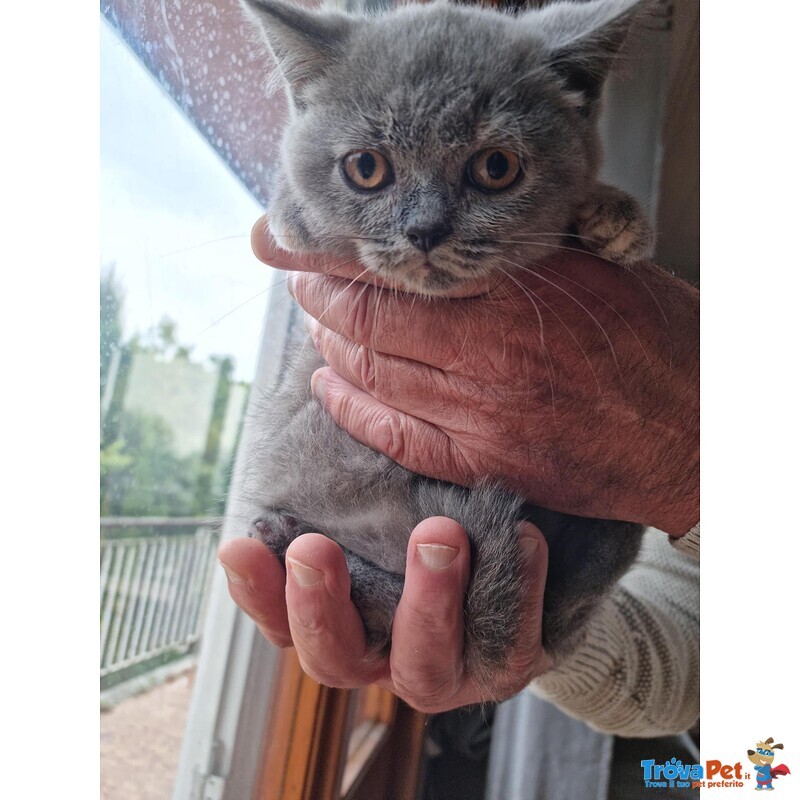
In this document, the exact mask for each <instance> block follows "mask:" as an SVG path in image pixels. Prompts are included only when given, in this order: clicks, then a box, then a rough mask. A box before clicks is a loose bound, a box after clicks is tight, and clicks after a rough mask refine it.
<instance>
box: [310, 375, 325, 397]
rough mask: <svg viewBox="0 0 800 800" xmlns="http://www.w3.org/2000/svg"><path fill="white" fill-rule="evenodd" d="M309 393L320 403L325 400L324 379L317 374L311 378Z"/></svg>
mask: <svg viewBox="0 0 800 800" xmlns="http://www.w3.org/2000/svg"><path fill="white" fill-rule="evenodd" d="M311 392H312V394H313V395H314V397H316V398H317V400H319V401H320V402H322V401H323V400H324V399H325V379H324V378H323V377H322V375H320V374H319V372H315V373H314V374H313V375H312V376H311Z"/></svg>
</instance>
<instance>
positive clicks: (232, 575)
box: [219, 561, 247, 584]
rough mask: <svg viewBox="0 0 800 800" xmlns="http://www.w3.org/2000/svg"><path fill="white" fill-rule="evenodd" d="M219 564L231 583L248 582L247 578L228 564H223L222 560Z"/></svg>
mask: <svg viewBox="0 0 800 800" xmlns="http://www.w3.org/2000/svg"><path fill="white" fill-rule="evenodd" d="M219 565H220V566H221V567H222V569H223V570H225V576H226V577H227V579H228V580H229V581H230V582H231V583H237V584H241V583H245V582H246V580H247V579H246V578H243V577H242V576H241V575H240V574H239V573H238V572H234V571H233V570H232V569H231V568H230V567H229V566H228V565H227V564H223V563H222V562H221V561H220V562H219Z"/></svg>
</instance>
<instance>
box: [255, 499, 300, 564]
mask: <svg viewBox="0 0 800 800" xmlns="http://www.w3.org/2000/svg"><path fill="white" fill-rule="evenodd" d="M308 532H309V530H308V529H307V528H304V527H303V526H302V525H301V524H300V523H299V522H298V521H297V520H296V519H295V518H294V517H293V516H291V515H289V514H286V513H285V512H282V511H277V510H274V509H271V508H268V509H265V510H264V511H262V512H261V514H259V515H258V516H257V517H256V518H255V519H254V520H253V521H252V522H251V523H250V536H252V537H253V538H254V539H260V540H261V541H262V542H263V543H264V544H265V545H266V546H267V547H269V549H270V550H272V552H273V553H274V554H275V555H276V556H278V558H279V559H280V560H281V561H283V558H284V556H285V555H286V550H287V548H288V547H289V545H290V544H291V543H292V542H293V541H294V540H295V539H296V538H297V537H298V536H300V534H301V533H308Z"/></svg>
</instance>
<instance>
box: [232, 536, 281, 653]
mask: <svg viewBox="0 0 800 800" xmlns="http://www.w3.org/2000/svg"><path fill="white" fill-rule="evenodd" d="M217 557H218V559H219V562H220V564H221V565H222V568H223V569H224V570H225V575H226V577H227V579H228V592H230V595H231V597H232V598H233V600H234V602H235V603H236V605H238V606H239V608H241V609H242V611H244V612H245V614H247V615H248V616H249V617H250V618H251V619H252V620H253V621H254V622H255V623H256V625H257V626H258V629H259V630H260V631H261V633H262V634H263V635H264V637H265V638H266V639H268V640H269V641H270V642H272V643H273V644H275V645H277V646H278V647H289V646H291V644H292V637H291V634H290V632H289V621H288V619H287V616H286V596H285V585H286V573H285V572H284V569H283V566H282V565H281V563H280V561H279V560H278V559H277V558H276V557H275V555H273V554H272V552H271V551H270V550H269V548H268V547H266V546H265V545H264V544H263V543H262V542H259V541H257V540H256V539H247V538H240V539H230V540H229V541H227V542H224V543H223V544H222V545H221V546H220V548H219V551H218V554H217Z"/></svg>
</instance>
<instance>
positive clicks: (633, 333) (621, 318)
mask: <svg viewBox="0 0 800 800" xmlns="http://www.w3.org/2000/svg"><path fill="white" fill-rule="evenodd" d="M536 267H537V269H543V270H546V271H547V272H550V273H551V274H553V275H558V276H559V277H560V278H564V280H566V281H569V282H570V283H571V284H573V285H574V286H577V287H579V288H580V289H583V291H585V292H588V293H589V294H590V295H592V297H594V298H596V299H597V300H599V301H600V302H601V303H602V304H603V305H604V306H606V308H608V309H610V310H611V311H613V312H614V314H616V315H617V317H619V319H620V320H621V322H622V324H623V325H624V326H625V327H626V328H627V329H628V330H629V331H630V333H631V335H632V336H633V338H634V339H635V340H636V344H638V345H639V347H640V348H641V350H642V354H643V355H644V357H645V359H646V360H647V364H648V366H649V367H650V369H651V370H652V369H653V362H652V361H651V360H650V356H649V355H648V354H647V350H645V347H644V345H643V344H642V342H641V339H639V337H638V335H637V334H636V331H635V330H634V329H633V327H632V326H631V324H630V323H629V322H628V320H626V319H625V317H623V316H622V314H620V312H619V311H617V309H616V308H615V307H614V306H612V305H611V303H609V302H608V301H607V300H606V299H605V298H604V297H602V296H601V295H599V294H597V292H594V291H592V290H591V289H590V288H589V287H588V286H584V285H583V284H582V283H581V282H580V281H576V280H573V279H572V278H569V277H567V276H566V275H564V274H563V273H561V272H558V271H557V270H554V269H551V268H550V267H546V266H545V265H544V264H537V265H536ZM646 288H647V287H646ZM651 295H652V292H651ZM653 299H654V300H655V298H653ZM656 302H658V301H656Z"/></svg>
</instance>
